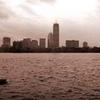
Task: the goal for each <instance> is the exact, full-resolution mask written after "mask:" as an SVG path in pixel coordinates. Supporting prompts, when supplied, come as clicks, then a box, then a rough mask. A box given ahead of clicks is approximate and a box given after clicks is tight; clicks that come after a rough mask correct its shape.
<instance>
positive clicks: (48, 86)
mask: <svg viewBox="0 0 100 100" xmlns="http://www.w3.org/2000/svg"><path fill="white" fill-rule="evenodd" d="M0 78H7V79H8V81H9V84H7V85H4V86H0V100H100V54H71V53H70V54H0Z"/></svg>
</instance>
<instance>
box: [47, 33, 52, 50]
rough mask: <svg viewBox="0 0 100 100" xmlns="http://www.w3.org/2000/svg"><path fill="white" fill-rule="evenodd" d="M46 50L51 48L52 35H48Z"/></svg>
mask: <svg viewBox="0 0 100 100" xmlns="http://www.w3.org/2000/svg"><path fill="white" fill-rule="evenodd" d="M48 48H53V34H52V33H49V34H48Z"/></svg>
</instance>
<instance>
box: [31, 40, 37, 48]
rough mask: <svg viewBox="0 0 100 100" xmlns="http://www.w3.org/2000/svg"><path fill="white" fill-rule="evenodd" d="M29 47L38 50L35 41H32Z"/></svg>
mask: <svg viewBox="0 0 100 100" xmlns="http://www.w3.org/2000/svg"><path fill="white" fill-rule="evenodd" d="M31 47H32V49H34V48H38V41H37V40H32V42H31Z"/></svg>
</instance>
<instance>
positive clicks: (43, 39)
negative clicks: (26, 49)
mask: <svg viewBox="0 0 100 100" xmlns="http://www.w3.org/2000/svg"><path fill="white" fill-rule="evenodd" d="M39 47H40V48H46V39H45V38H40V41H39Z"/></svg>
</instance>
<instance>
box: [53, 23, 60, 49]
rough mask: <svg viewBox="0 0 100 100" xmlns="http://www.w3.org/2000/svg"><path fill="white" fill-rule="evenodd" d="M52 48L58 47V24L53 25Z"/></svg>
mask: <svg viewBox="0 0 100 100" xmlns="http://www.w3.org/2000/svg"><path fill="white" fill-rule="evenodd" d="M53 46H54V48H58V47H59V24H58V23H54V24H53Z"/></svg>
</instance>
